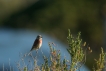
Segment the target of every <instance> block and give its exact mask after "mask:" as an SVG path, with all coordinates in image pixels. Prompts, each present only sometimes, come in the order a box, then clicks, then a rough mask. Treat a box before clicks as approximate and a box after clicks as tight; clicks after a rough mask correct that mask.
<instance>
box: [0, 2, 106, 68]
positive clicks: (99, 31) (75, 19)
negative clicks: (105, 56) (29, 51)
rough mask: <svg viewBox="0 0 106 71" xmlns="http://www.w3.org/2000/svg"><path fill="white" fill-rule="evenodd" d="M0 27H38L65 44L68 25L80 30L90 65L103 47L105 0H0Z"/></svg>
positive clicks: (75, 30)
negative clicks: (85, 43) (85, 44)
mask: <svg viewBox="0 0 106 71" xmlns="http://www.w3.org/2000/svg"><path fill="white" fill-rule="evenodd" d="M0 28H4V29H7V28H9V29H10V28H11V29H13V30H17V29H29V30H33V31H39V32H41V33H44V34H48V35H49V36H51V37H53V38H55V39H57V40H59V41H61V42H62V43H64V44H66V45H67V39H66V37H67V35H68V29H70V30H71V33H72V34H73V35H76V34H77V33H78V32H79V31H81V38H82V39H83V42H85V41H86V42H87V45H88V46H90V47H91V49H92V50H93V52H92V54H89V55H87V61H86V65H87V67H88V68H90V69H92V67H93V64H94V58H98V54H99V53H100V47H103V48H104V49H105V50H106V48H105V47H106V43H105V42H106V37H105V36H106V0H80V1H79V0H0ZM16 36H17V35H16ZM25 36H26V35H25ZM0 38H2V37H0Z"/></svg>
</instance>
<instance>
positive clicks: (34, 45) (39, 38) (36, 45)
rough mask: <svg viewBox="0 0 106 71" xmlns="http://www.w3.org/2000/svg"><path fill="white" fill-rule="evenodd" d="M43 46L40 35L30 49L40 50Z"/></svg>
mask: <svg viewBox="0 0 106 71" xmlns="http://www.w3.org/2000/svg"><path fill="white" fill-rule="evenodd" d="M41 46H42V36H41V35H38V36H37V37H36V39H35V41H34V43H33V46H32V48H31V50H30V51H32V50H38V49H39V48H40V47H41Z"/></svg>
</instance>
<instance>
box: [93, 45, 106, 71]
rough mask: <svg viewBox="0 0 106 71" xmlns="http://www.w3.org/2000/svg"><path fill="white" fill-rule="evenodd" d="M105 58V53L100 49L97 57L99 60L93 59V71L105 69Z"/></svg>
mask: <svg viewBox="0 0 106 71" xmlns="http://www.w3.org/2000/svg"><path fill="white" fill-rule="evenodd" d="M105 57H106V53H104V51H103V48H102V47H101V53H100V55H99V59H98V60H97V59H94V60H95V63H96V67H93V71H102V70H103V69H104V67H105Z"/></svg>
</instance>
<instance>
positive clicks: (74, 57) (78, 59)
mask: <svg viewBox="0 0 106 71" xmlns="http://www.w3.org/2000/svg"><path fill="white" fill-rule="evenodd" d="M68 31H69V35H68V37H67V41H68V44H69V49H67V50H68V52H69V54H70V55H71V64H70V71H76V70H77V69H78V68H79V67H81V65H82V64H81V63H82V62H83V59H84V56H85V54H84V51H83V49H82V47H81V42H82V39H80V36H81V33H80V32H79V33H78V35H77V38H76V39H75V38H74V37H73V36H72V34H71V33H70V30H68Z"/></svg>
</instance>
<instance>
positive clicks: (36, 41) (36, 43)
mask: <svg viewBox="0 0 106 71" xmlns="http://www.w3.org/2000/svg"><path fill="white" fill-rule="evenodd" d="M38 44H39V40H38V39H36V40H35V41H34V43H33V46H32V48H31V50H30V51H32V50H33V49H36V48H37V46H38Z"/></svg>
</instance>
